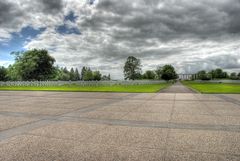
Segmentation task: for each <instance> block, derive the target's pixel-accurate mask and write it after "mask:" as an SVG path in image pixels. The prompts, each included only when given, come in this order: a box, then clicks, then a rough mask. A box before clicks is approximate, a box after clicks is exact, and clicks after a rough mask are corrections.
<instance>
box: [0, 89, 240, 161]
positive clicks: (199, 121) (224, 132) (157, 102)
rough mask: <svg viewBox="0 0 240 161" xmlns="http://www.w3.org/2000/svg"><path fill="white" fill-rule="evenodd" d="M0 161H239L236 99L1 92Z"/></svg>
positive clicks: (239, 99) (238, 105)
mask: <svg viewBox="0 0 240 161" xmlns="http://www.w3.org/2000/svg"><path fill="white" fill-rule="evenodd" d="M0 103H1V104H0V160H2V161H14V160H16V161H19V160H26V161H33V160H38V161H39V160H44V161H48V160H49V161H53V160H58V161H65V160H67V161H75V160H76V161H77V160H86V161H103V160H104V161H106V160H109V161H110V160H111V161H116V160H121V161H123V160H124V161H125V160H131V161H133V160H136V161H141V160H142V161H147V160H157V161H159V160H160V161H161V160H164V161H177V160H179V161H185V160H186V161H192V160H194V161H200V160H203V161H208V160H209V161H221V160H222V161H225V160H228V161H230V160H232V161H239V160H240V95H203V94H196V93H154V94H144V93H142V94H129V93H94V92H91V93H87V92H85V93H81V92H76V93H74V92H13V91H12V92H4V91H2V92H0Z"/></svg>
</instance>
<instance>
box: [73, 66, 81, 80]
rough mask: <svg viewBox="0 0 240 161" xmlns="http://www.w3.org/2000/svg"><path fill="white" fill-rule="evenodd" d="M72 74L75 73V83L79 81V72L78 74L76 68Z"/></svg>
mask: <svg viewBox="0 0 240 161" xmlns="http://www.w3.org/2000/svg"><path fill="white" fill-rule="evenodd" d="M74 73H75V74H74V75H75V80H76V81H78V80H80V75H79V72H78V69H77V68H76V69H75V72H74Z"/></svg>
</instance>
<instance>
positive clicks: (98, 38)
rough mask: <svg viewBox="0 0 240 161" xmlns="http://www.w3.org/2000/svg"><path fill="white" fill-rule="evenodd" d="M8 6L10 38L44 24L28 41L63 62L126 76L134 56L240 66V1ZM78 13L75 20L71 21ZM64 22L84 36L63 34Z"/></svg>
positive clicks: (3, 14) (197, 65) (189, 66)
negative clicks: (71, 15) (60, 28)
mask: <svg viewBox="0 0 240 161" xmlns="http://www.w3.org/2000/svg"><path fill="white" fill-rule="evenodd" d="M24 2H25V3H24ZM1 8H2V9H3V10H2V11H1V10H0V33H5V35H6V36H5V39H4V41H6V38H8V39H11V37H10V36H9V35H11V32H14V31H16V32H17V31H19V29H21V28H22V27H23V26H33V27H34V28H41V27H45V28H46V30H45V31H44V32H43V33H41V34H40V35H39V36H38V37H36V38H35V39H33V40H31V41H29V42H27V43H26V44H25V46H24V47H25V48H26V49H30V48H39V47H40V48H46V49H48V50H49V51H50V53H51V54H52V55H53V56H54V57H56V60H57V63H58V64H59V65H62V66H68V67H79V68H81V67H82V66H84V65H88V66H91V67H93V68H94V69H100V70H103V72H105V73H106V74H107V73H111V74H112V75H113V77H115V78H122V67H123V64H124V61H125V59H126V58H127V57H128V56H130V55H132V56H135V57H138V58H140V59H141V60H142V65H143V70H147V69H154V68H155V67H157V66H158V65H164V64H172V65H174V66H175V67H176V68H177V70H178V73H194V72H196V71H197V70H201V69H206V70H211V69H213V68H219V67H220V68H224V69H226V70H228V71H239V69H240V19H239V17H240V1H239V0H221V1H216V0H199V1H194V0H132V1H129V0H121V1H119V0H94V1H93V0H86V1H85V0H83V1H79V0H53V1H47V0H40V1H37V0H36V1H29V0H18V1H16V2H14V3H12V2H11V3H10V2H7V1H6V2H4V3H3V2H0V9H1ZM27 9H28V10H27ZM71 12H72V13H74V16H76V20H75V21H74V22H72V21H67V22H66V21H65V17H66V15H68V14H69V13H71ZM14 23H15V24H16V26H18V27H12V25H13V24H14ZM63 24H66V25H68V26H70V27H69V28H76V29H78V30H79V31H81V34H74V33H71V34H64V35H63V34H61V33H59V32H58V31H57V30H56V28H57V27H58V26H59V25H63ZM2 35H4V34H2ZM7 35H8V36H7ZM0 41H1V36H0ZM2 41H3V40H2Z"/></svg>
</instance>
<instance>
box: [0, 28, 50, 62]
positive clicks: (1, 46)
mask: <svg viewBox="0 0 240 161" xmlns="http://www.w3.org/2000/svg"><path fill="white" fill-rule="evenodd" d="M45 29H46V28H40V29H34V28H32V27H31V26H27V27H24V28H22V30H21V32H19V33H17V32H14V33H12V38H11V40H9V41H8V42H4V43H0V59H1V60H11V59H12V56H11V55H10V53H11V52H13V51H22V50H24V48H23V46H24V44H25V43H26V42H28V41H30V40H31V39H34V38H35V37H37V35H39V34H41V33H42V32H43V31H45Z"/></svg>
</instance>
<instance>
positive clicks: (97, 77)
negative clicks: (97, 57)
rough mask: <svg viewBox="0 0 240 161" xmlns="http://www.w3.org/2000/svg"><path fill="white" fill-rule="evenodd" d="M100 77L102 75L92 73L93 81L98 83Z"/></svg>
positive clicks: (96, 72) (97, 72)
mask: <svg viewBox="0 0 240 161" xmlns="http://www.w3.org/2000/svg"><path fill="white" fill-rule="evenodd" d="M101 77H102V75H101V73H100V72H99V71H94V72H93V80H96V81H100V80H101Z"/></svg>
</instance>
